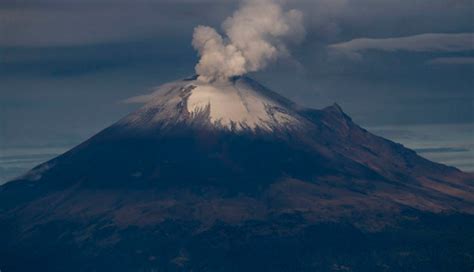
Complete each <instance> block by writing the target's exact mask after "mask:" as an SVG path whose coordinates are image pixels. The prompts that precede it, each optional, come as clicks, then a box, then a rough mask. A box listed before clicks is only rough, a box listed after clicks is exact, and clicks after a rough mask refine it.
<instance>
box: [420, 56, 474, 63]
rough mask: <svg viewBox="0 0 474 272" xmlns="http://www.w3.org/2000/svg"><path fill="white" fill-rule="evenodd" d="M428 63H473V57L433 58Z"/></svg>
mask: <svg viewBox="0 0 474 272" xmlns="http://www.w3.org/2000/svg"><path fill="white" fill-rule="evenodd" d="M428 64H474V57H444V58H434V59H432V60H429V61H428Z"/></svg>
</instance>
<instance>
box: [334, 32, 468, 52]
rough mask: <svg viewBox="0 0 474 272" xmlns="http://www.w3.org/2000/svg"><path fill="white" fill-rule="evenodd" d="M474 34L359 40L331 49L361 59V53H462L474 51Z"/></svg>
mask: <svg viewBox="0 0 474 272" xmlns="http://www.w3.org/2000/svg"><path fill="white" fill-rule="evenodd" d="M473 41H474V33H456V34H447V33H425V34H419V35H413V36H406V37H396V38H381V39H371V38H358V39H353V40H350V41H347V42H341V43H336V44H331V45H329V46H328V47H329V49H331V50H335V51H336V52H339V53H342V54H344V55H346V56H348V57H351V58H360V57H361V52H364V51H368V50H377V51H385V52H395V51H411V52H462V51H470V50H474V47H473Z"/></svg>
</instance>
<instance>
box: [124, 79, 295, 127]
mask: <svg viewBox="0 0 474 272" xmlns="http://www.w3.org/2000/svg"><path fill="white" fill-rule="evenodd" d="M196 78H197V77H193V78H191V79H188V80H183V81H178V82H174V83H171V84H165V85H164V86H162V87H161V88H159V89H158V90H157V91H156V92H154V93H153V94H152V95H149V96H145V99H147V100H148V101H147V102H146V105H145V106H144V107H143V108H141V109H140V110H138V111H136V112H135V113H133V114H131V115H130V116H128V117H127V118H125V119H124V120H122V122H121V124H123V125H126V126H130V127H135V128H140V127H141V128H144V129H149V128H150V127H155V126H156V125H160V126H169V125H173V124H177V123H186V124H196V123H199V124H201V125H205V126H212V127H215V128H220V129H227V130H233V131H242V130H265V131H273V130H275V129H288V128H295V127H297V126H300V125H301V118H300V117H299V116H298V113H297V112H296V111H295V109H294V105H293V103H291V102H290V101H288V100H287V99H285V98H283V97H281V96H279V95H278V94H276V93H274V92H272V91H269V90H268V89H266V88H265V87H263V86H261V85H260V84H258V83H257V82H256V81H254V80H251V79H250V78H247V77H234V78H232V79H230V80H222V81H215V82H212V83H208V82H203V81H200V80H197V79H196Z"/></svg>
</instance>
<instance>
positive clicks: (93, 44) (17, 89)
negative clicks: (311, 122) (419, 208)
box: [0, 0, 474, 183]
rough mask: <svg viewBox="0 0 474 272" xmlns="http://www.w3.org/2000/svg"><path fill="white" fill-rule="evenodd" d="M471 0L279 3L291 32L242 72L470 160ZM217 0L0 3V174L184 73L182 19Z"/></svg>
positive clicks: (441, 155) (441, 154) (188, 36)
mask: <svg viewBox="0 0 474 272" xmlns="http://www.w3.org/2000/svg"><path fill="white" fill-rule="evenodd" d="M473 3H474V2H473V1H472V0H469V1H463V0H416V1H398V0H311V1H298V0H294V1H286V3H284V6H285V8H288V9H298V10H300V11H302V13H303V24H304V28H305V35H304V39H302V41H301V42H299V43H294V44H290V45H288V52H289V54H288V56H286V57H284V58H280V59H279V60H278V61H276V62H275V63H273V64H272V65H268V66H267V68H266V69H265V70H263V71H258V72H252V73H250V74H249V76H251V77H253V78H255V79H257V80H259V81H260V82H262V83H263V84H264V85H266V86H267V87H270V88H271V89H272V90H274V91H276V92H279V93H281V94H283V95H285V96H287V97H289V98H290V99H292V100H294V101H295V102H297V103H300V104H302V105H304V106H307V107H314V108H322V107H325V106H328V105H330V104H332V103H334V102H337V103H338V104H339V105H341V107H342V108H343V110H344V111H345V112H346V113H347V114H349V115H350V116H351V117H352V118H353V119H354V121H355V122H357V123H358V124H360V125H362V126H364V127H366V128H368V129H369V130H371V131H373V132H375V133H376V134H379V135H382V136H384V137H387V138H389V139H392V140H396V141H399V142H401V143H402V144H405V145H407V146H408V147H411V148H414V149H416V150H417V151H418V152H419V153H420V154H421V155H423V156H425V157H428V158H430V159H433V160H436V161H440V162H444V163H448V164H451V165H455V166H457V167H459V168H461V169H463V170H466V171H474V153H473V152H474V151H473V148H474V143H473V142H474V126H473V124H474V110H473V106H474V105H473V101H474V100H473V99H474V91H473V87H474V85H473V83H474V82H473V80H474V76H473V74H474V73H473V72H474V70H473V69H474V36H473V33H474V21H473V19H472V18H473V10H474V7H473ZM240 5H241V2H239V1H230V0H219V1H217V0H114V1H112V0H81V1H79V0H3V1H1V2H0V183H2V182H4V181H6V180H8V179H9V178H11V177H13V176H15V175H19V174H21V173H22V172H24V171H26V170H27V169H28V168H31V167H32V166H34V165H35V164H37V163H39V162H42V161H44V160H47V159H49V158H51V157H53V156H55V155H57V154H59V153H61V152H64V151H65V150H67V149H69V148H71V147H72V146H74V145H76V144H78V143H80V142H82V141H84V140H85V139H87V138H88V137H90V136H92V135H93V134H95V133H97V132H98V131H100V130H101V129H103V128H105V127H106V126H108V125H110V124H112V123H113V122H115V121H116V120H118V119H119V118H121V117H122V116H123V115H125V114H127V113H128V112H130V111H132V110H133V109H135V108H136V107H137V106H138V105H132V104H127V103H123V101H124V100H125V99H127V98H129V97H133V96H136V95H141V94H145V93H147V92H149V91H150V90H151V89H152V88H153V87H155V86H157V85H160V84H162V83H165V82H168V81H172V80H176V79H180V78H183V77H187V76H189V75H192V74H194V67H195V65H196V63H197V61H198V55H197V53H196V51H195V50H194V48H193V46H192V44H191V41H192V37H193V31H194V28H195V27H196V26H198V25H208V26H211V27H213V28H215V29H216V30H217V31H218V32H220V33H221V34H222V31H223V29H222V22H223V21H224V20H225V18H227V17H228V16H229V15H231V14H232V13H233V12H234V11H235V10H236V9H237V8H238V7H239V6H240Z"/></svg>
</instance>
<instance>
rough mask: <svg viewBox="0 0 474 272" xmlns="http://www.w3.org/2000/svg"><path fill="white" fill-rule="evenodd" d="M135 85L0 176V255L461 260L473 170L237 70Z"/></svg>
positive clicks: (123, 261) (328, 266)
mask: <svg viewBox="0 0 474 272" xmlns="http://www.w3.org/2000/svg"><path fill="white" fill-rule="evenodd" d="M133 100H134V101H143V102H145V104H144V106H143V107H141V108H140V109H138V110H137V111H135V112H133V113H131V114H130V115H128V116H126V117H124V118H123V119H121V120H120V121H118V122H117V123H115V124H113V125H112V126H110V127H108V128H106V129H104V130H103V131H101V132H99V133H98V134H96V135H95V136H93V137H92V138H90V139H88V140H87V141H85V142H84V143H82V144H80V145H78V146H77V147H75V148H73V149H71V150H70V151H68V152H66V153H65V154H63V155H61V156H58V157H56V158H54V159H52V160H50V161H48V162H46V163H44V164H41V165H39V166H37V167H35V168H34V169H32V170H31V171H29V172H28V173H26V174H25V175H23V176H21V177H19V178H18V179H16V180H14V181H11V182H9V183H7V184H5V185H3V186H1V187H0V241H1V242H2V243H1V244H3V245H6V248H5V247H3V248H2V249H1V251H0V265H3V266H2V267H1V268H2V269H3V268H4V267H5V269H6V271H10V270H12V271H13V270H28V269H30V268H31V267H38V265H39V267H43V268H45V269H48V270H49V271H54V270H57V271H64V270H68V271H72V270H77V271H85V270H111V269H113V270H116V271H137V270H138V271H153V270H155V271H156V270H157V271H183V270H186V271H191V270H193V271H230V270H233V269H234V270H240V271H242V270H246V271H250V270H255V271H264V270H267V271H270V270H271V271H314V270H315V269H316V270H319V271H336V270H346V271H350V270H353V271H368V270H376V271H380V270H382V269H383V270H385V271H400V270H405V271H408V270H409V269H408V268H410V269H418V270H432V269H433V268H439V267H440V265H441V266H442V265H445V266H446V267H448V266H449V267H450V268H455V270H458V271H461V270H463V269H465V268H469V269H471V268H472V267H471V266H470V265H471V264H472V263H473V259H472V254H471V255H469V253H470V252H472V244H474V243H469V244H470V245H471V246H469V245H466V246H456V245H458V244H459V243H466V241H465V239H468V240H469V239H471V238H469V237H471V236H469V237H468V238H465V237H466V235H464V234H466V233H469V230H470V229H471V227H472V226H474V219H473V216H472V215H473V214H474V185H473V180H474V178H473V175H472V174H468V173H463V172H461V171H459V170H458V169H456V168H453V167H449V166H445V165H441V164H438V163H434V162H431V161H429V160H426V159H424V158H422V157H420V156H418V155H417V154H416V153H415V152H414V151H412V150H410V149H407V148H405V147H403V146H402V145H400V144H397V143H394V142H391V141H389V140H386V139H384V138H381V137H378V136H375V135H373V134H371V133H370V132H368V131H367V130H365V129H363V128H361V127H359V126H358V125H357V124H355V123H354V122H353V120H352V119H351V118H350V117H349V116H348V115H347V114H345V113H344V112H343V110H342V109H341V107H340V106H338V105H337V104H334V105H333V106H330V107H327V108H324V109H322V110H316V109H308V108H303V107H299V106H297V105H295V104H294V103H293V102H291V101H289V100H287V99H286V98H284V97H281V96H280V95H278V94H276V93H274V92H272V91H270V90H268V89H267V88H265V87H263V86H261V85H260V84H259V83H257V82H256V81H254V80H252V79H249V78H247V77H235V78H232V79H231V80H230V81H228V82H213V83H203V82H201V81H199V80H196V78H191V79H186V80H182V81H177V82H173V83H170V84H165V85H164V86H162V87H161V88H159V89H158V90H156V91H155V92H154V93H153V94H151V95H147V96H142V97H139V98H134V99H133ZM459 224H462V226H464V227H459ZM413 235H415V237H417V239H421V240H422V241H421V242H420V240H413V239H412V238H413ZM440 235H441V236H442V237H444V238H441V239H439V236H440ZM443 235H444V236H443ZM341 237H342V238H341ZM438 239H439V240H438ZM471 240H472V239H471ZM440 245H442V247H440ZM453 245H454V246H453ZM443 248H444V249H443ZM447 252H448V253H447ZM52 256H55V258H53V257H52ZM446 256H449V259H446ZM456 256H457V257H456ZM470 256H471V257H470ZM443 258H444V259H443ZM452 258H458V259H457V260H458V262H456V263H455V264H453V263H451V262H450V261H449V260H451V259H452ZM427 259H428V260H433V261H434V260H436V262H433V263H432V262H428V263H427V262H425V261H422V260H427ZM275 260H277V261H275Z"/></svg>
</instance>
